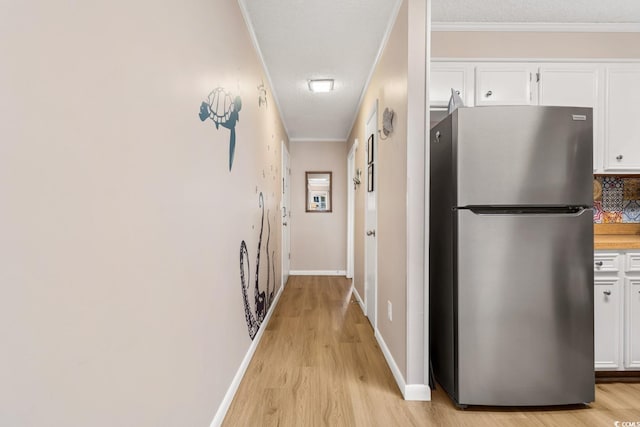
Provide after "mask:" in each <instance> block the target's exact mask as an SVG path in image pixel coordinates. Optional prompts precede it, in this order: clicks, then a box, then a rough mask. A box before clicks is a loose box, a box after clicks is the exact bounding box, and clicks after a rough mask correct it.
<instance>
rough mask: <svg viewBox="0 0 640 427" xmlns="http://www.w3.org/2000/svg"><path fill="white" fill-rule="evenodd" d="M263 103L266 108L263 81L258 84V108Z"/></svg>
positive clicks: (265, 93) (265, 89) (265, 90)
mask: <svg viewBox="0 0 640 427" xmlns="http://www.w3.org/2000/svg"><path fill="white" fill-rule="evenodd" d="M263 105H264V107H265V108H267V88H266V87H264V82H262V84H261V85H260V86H258V108H260V107H262V106H263Z"/></svg>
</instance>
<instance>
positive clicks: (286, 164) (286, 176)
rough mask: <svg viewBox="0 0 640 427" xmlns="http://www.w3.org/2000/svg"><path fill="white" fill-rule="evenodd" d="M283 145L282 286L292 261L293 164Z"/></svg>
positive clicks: (284, 283)
mask: <svg viewBox="0 0 640 427" xmlns="http://www.w3.org/2000/svg"><path fill="white" fill-rule="evenodd" d="M281 145H282V199H281V200H282V202H281V206H280V214H281V216H282V282H281V286H284V285H286V284H287V280H288V279H289V270H290V263H291V212H290V210H289V207H290V205H291V192H290V190H289V189H290V181H291V165H290V161H289V151H288V150H287V146H286V145H285V143H284V141H282V142H281Z"/></svg>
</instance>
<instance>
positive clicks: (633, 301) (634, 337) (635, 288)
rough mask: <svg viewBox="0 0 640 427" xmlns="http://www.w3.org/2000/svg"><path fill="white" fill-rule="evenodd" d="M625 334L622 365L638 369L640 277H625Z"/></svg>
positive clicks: (639, 365) (639, 355) (639, 360)
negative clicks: (624, 352) (625, 344)
mask: <svg viewBox="0 0 640 427" xmlns="http://www.w3.org/2000/svg"><path fill="white" fill-rule="evenodd" d="M626 285H627V294H626V295H625V297H626V300H627V306H626V313H627V316H626V319H625V325H626V336H625V341H626V343H627V347H626V354H625V361H624V365H625V368H628V369H640V277H638V278H637V279H627V283H626Z"/></svg>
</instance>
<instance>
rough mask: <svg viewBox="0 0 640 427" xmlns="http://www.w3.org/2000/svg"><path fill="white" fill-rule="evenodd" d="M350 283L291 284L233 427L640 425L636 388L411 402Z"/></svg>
mask: <svg viewBox="0 0 640 427" xmlns="http://www.w3.org/2000/svg"><path fill="white" fill-rule="evenodd" d="M349 283H350V281H347V280H346V279H345V278H344V277H317V276H292V277H291V278H290V279H289V282H288V284H287V286H286V288H285V290H284V292H283V294H282V296H281V298H280V301H279V303H278V306H277V307H276V308H275V311H274V313H273V316H272V317H271V321H270V322H269V324H268V325H267V328H266V330H265V331H264V336H263V337H262V341H261V342H260V344H259V345H258V348H257V350H256V353H255V355H254V357H253V360H252V361H251V364H250V365H249V368H248V369H247V372H246V375H245V377H244V379H243V381H242V383H241V385H240V388H239V389H238V392H237V394H236V396H235V398H234V400H233V402H232V404H231V407H230V408H229V411H228V413H227V416H226V418H225V421H224V424H223V425H224V426H226V427H229V426H252V427H254V426H301V427H306V426H332V427H335V426H367V427H369V426H385V427H386V426H389V427H391V426H451V427H454V426H455V427H457V426H469V427H471V426H474V427H475V426H603V427H604V426H615V424H614V422H615V421H620V422H638V424H637V425H638V426H640V384H637V383H608V384H598V385H597V386H596V402H595V403H593V404H591V405H590V406H589V407H583V406H576V407H562V408H539V409H535V410H531V409H504V408H470V409H467V410H464V411H462V410H458V409H456V408H455V407H454V406H453V404H452V403H451V401H450V400H449V398H448V396H446V395H445V394H444V393H443V391H442V389H441V388H439V387H438V389H437V390H435V391H434V392H433V393H432V401H431V402H406V401H404V400H402V395H401V394H400V391H399V389H398V387H397V385H396V383H395V381H394V379H393V376H392V374H391V371H390V370H389V367H388V366H387V364H386V362H385V360H384V356H383V355H382V352H381V351H380V348H379V347H378V344H377V343H376V340H375V337H374V336H373V330H372V328H371V326H370V324H369V322H368V320H367V319H366V318H365V317H364V315H363V313H362V310H361V309H360V307H359V305H358V303H357V302H356V301H355V298H354V297H353V296H352V295H351V290H350V285H349Z"/></svg>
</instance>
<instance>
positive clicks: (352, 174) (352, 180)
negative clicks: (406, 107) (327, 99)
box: [347, 138, 361, 282]
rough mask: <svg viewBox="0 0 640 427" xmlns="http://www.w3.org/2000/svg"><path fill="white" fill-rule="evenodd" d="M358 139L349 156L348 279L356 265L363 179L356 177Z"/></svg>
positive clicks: (351, 276) (350, 277)
mask: <svg viewBox="0 0 640 427" xmlns="http://www.w3.org/2000/svg"><path fill="white" fill-rule="evenodd" d="M358 145H359V142H358V139H357V138H356V140H355V141H354V143H353V146H352V147H351V150H350V151H349V155H348V156H347V279H352V282H353V269H354V263H355V259H354V258H355V256H354V238H355V236H354V224H355V197H356V182H358V180H360V179H361V177H360V176H356V149H357V148H358Z"/></svg>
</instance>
